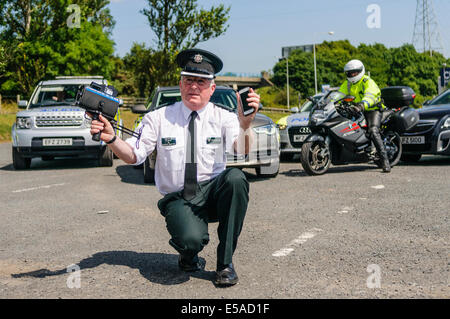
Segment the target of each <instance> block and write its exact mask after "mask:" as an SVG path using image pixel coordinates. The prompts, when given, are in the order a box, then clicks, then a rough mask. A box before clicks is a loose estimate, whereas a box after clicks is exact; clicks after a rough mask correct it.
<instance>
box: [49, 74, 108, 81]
mask: <svg viewBox="0 0 450 319" xmlns="http://www.w3.org/2000/svg"><path fill="white" fill-rule="evenodd" d="M55 79H56V80H71V79H104V77H103V76H101V75H74V76H57V77H55Z"/></svg>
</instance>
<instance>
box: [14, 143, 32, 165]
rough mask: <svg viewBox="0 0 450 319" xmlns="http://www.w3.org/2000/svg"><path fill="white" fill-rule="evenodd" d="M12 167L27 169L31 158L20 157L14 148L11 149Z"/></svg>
mask: <svg viewBox="0 0 450 319" xmlns="http://www.w3.org/2000/svg"><path fill="white" fill-rule="evenodd" d="M12 157H13V167H14V169H17V170H19V169H28V168H30V166H31V158H26V157H23V156H22V155H20V153H19V152H18V151H17V149H16V148H15V147H13V149H12Z"/></svg>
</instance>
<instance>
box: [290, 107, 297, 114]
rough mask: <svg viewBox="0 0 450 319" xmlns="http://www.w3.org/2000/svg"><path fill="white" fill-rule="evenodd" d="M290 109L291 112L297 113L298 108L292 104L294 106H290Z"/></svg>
mask: <svg viewBox="0 0 450 319" xmlns="http://www.w3.org/2000/svg"><path fill="white" fill-rule="evenodd" d="M290 111H291V113H298V111H299V109H298V107H296V106H294V107H291V109H290Z"/></svg>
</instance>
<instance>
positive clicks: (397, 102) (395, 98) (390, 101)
mask: <svg viewBox="0 0 450 319" xmlns="http://www.w3.org/2000/svg"><path fill="white" fill-rule="evenodd" d="M415 97H416V93H414V91H413V89H411V88H410V87H409V86H388V87H385V88H382V89H381V98H382V99H383V102H384V105H386V106H387V107H388V108H392V109H395V108H400V107H402V106H408V105H411V104H412V103H413V102H414V99H415Z"/></svg>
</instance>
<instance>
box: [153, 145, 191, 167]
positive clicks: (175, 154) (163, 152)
mask: <svg viewBox="0 0 450 319" xmlns="http://www.w3.org/2000/svg"><path fill="white" fill-rule="evenodd" d="M157 156H158V157H159V156H161V157H160V163H161V166H162V167H163V169H164V170H165V171H177V172H178V171H181V170H182V169H183V166H184V163H185V158H184V146H183V145H169V146H166V145H161V146H160V147H159V149H158V155H157Z"/></svg>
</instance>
